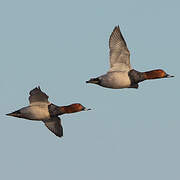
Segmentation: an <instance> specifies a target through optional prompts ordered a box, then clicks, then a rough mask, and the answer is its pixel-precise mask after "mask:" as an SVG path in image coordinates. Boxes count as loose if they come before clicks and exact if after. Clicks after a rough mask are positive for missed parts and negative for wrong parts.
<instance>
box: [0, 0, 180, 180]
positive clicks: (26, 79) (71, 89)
mask: <svg viewBox="0 0 180 180" xmlns="http://www.w3.org/2000/svg"><path fill="white" fill-rule="evenodd" d="M179 18H180V3H179V1H173V0H171V1H164V0H159V1H158V0H151V1H149V0H148V1H143V0H139V1H138V0H134V1H133V0H131V1H130V0H126V1H121V0H117V1H113V0H111V1H97V0H91V1H83V0H82V1H81V0H76V1H68V0H66V1H65V0H64V1H58V0H56V1H55V0H49V1H47V0H31V1H26V0H21V1H20V0H16V1H13V0H6V1H5V0H4V1H1V2H0V62H1V65H0V79H1V101H0V107H1V113H0V121H1V126H0V144H1V145H0V169H1V173H0V179H5V180H6V179H7V180H9V179H19V180H24V179H26V180H32V179H43V180H48V179H63V180H71V179H77V180H92V179H93V180H100V179H103V180H109V179H113V180H114V179H115V180H119V179H122V180H132V179H133V180H152V179H153V180H160V179H163V180H170V179H173V180H179V179H180V171H179V170H180V141H179V139H180V121H179V112H178V111H179V89H180V84H179V76H180V73H179V66H180V60H179V42H180V36H179V34H180V23H179ZM118 24H119V26H120V28H121V31H122V33H123V36H124V38H125V40H126V42H127V45H128V48H129V50H130V52H131V64H132V66H133V68H135V69H137V70H139V71H148V70H152V69H157V68H162V69H164V70H166V72H167V73H169V74H172V75H175V78H171V79H162V80H154V81H146V82H143V83H141V84H140V86H139V89H137V90H136V89H121V90H113V89H106V88H102V87H100V86H96V85H93V84H86V83H85V81H86V80H89V79H90V78H92V77H96V76H99V75H101V74H104V73H106V72H107V71H108V69H109V49H108V40H109V36H110V34H111V32H112V30H113V28H114V26H115V25H118ZM38 85H40V86H41V89H42V90H43V91H44V92H46V93H47V94H48V95H49V97H50V99H49V100H50V101H51V102H53V103H54V104H57V105H68V104H71V103H75V102H80V103H82V104H83V105H84V106H86V107H87V108H93V109H94V110H92V111H88V112H79V113H75V114H71V115H63V116H62V117H61V119H62V123H63V127H64V137H63V138H58V137H56V136H55V135H54V134H52V133H51V132H50V131H49V130H48V129H47V128H46V127H45V126H44V124H43V123H41V122H33V121H28V120H25V119H18V118H13V117H7V116H5V114H6V113H9V112H12V111H14V110H18V109H19V108H21V107H23V106H27V105H28V96H29V91H30V90H31V89H33V88H34V87H36V86H38Z"/></svg>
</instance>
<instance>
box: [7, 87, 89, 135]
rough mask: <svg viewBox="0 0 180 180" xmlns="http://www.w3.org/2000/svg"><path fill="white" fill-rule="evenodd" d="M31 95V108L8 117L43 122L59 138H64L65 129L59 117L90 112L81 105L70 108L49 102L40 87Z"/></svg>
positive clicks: (31, 92)
mask: <svg viewBox="0 0 180 180" xmlns="http://www.w3.org/2000/svg"><path fill="white" fill-rule="evenodd" d="M29 94H30V96H29V102H30V105H29V106H27V107H23V108H21V109H19V110H17V111H14V112H12V113H9V114H6V115H8V116H14V117H18V118H24V119H30V120H37V121H42V122H44V124H45V125H46V127H47V128H48V129H49V130H50V131H51V132H53V133H54V134H55V135H56V136H58V137H62V136H63V127H62V125H61V119H60V118H59V117H58V116H59V115H62V114H69V113H75V112H79V111H88V110H90V109H87V108H85V107H84V106H82V105H81V104H79V103H76V104H71V105H68V106H56V105H54V104H52V103H50V102H49V101H48V98H49V97H48V96H47V95H46V94H45V93H44V92H42V91H41V89H40V87H36V88H34V89H33V90H31V91H30V93H29Z"/></svg>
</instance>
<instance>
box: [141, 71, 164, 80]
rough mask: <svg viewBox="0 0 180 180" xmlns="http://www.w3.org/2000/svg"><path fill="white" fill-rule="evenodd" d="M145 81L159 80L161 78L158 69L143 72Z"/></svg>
mask: <svg viewBox="0 0 180 180" xmlns="http://www.w3.org/2000/svg"><path fill="white" fill-rule="evenodd" d="M143 74H144V78H145V79H159V78H162V73H161V70H160V69H156V70H152V71H146V72H143Z"/></svg>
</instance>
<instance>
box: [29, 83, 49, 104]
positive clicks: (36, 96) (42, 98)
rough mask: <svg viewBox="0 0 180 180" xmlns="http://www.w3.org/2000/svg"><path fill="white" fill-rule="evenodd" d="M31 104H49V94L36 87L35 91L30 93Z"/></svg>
mask: <svg viewBox="0 0 180 180" xmlns="http://www.w3.org/2000/svg"><path fill="white" fill-rule="evenodd" d="M29 95H30V96H29V102H30V103H33V102H47V103H48V98H49V96H47V94H45V93H44V92H42V91H41V89H40V86H38V87H35V88H34V89H33V90H31V91H30V92H29Z"/></svg>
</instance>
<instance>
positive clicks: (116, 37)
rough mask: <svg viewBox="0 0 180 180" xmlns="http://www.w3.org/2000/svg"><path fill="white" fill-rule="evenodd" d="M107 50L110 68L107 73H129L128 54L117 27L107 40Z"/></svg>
mask: <svg viewBox="0 0 180 180" xmlns="http://www.w3.org/2000/svg"><path fill="white" fill-rule="evenodd" d="M109 49H110V66H111V67H110V70H109V71H129V70H130V69H131V65H130V53H129V50H128V47H127V45H126V42H125V40H124V38H123V36H122V34H121V32H120V28H119V26H116V27H115V28H114V30H113V32H112V34H111V36H110V38H109Z"/></svg>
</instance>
